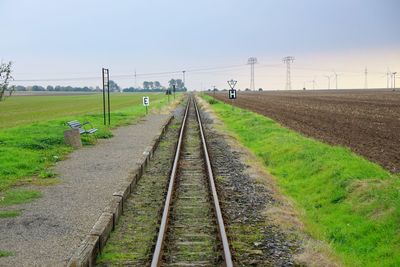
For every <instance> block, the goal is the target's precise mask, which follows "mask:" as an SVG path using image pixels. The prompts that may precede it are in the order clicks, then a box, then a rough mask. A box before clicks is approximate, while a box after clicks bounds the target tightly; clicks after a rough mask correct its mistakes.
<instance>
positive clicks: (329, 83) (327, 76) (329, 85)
mask: <svg viewBox="0 0 400 267" xmlns="http://www.w3.org/2000/svg"><path fill="white" fill-rule="evenodd" d="M325 77H326V78H327V79H328V89H331V76H329V75H325Z"/></svg>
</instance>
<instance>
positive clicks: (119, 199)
mask: <svg viewBox="0 0 400 267" xmlns="http://www.w3.org/2000/svg"><path fill="white" fill-rule="evenodd" d="M173 118H174V116H173V115H172V114H171V115H170V116H169V118H168V119H167V121H166V122H165V123H164V124H163V125H162V127H161V132H160V133H159V134H158V135H157V136H156V137H155V138H154V139H153V140H152V142H151V143H150V145H149V146H148V147H146V149H145V151H144V152H143V154H142V156H141V158H140V160H139V161H138V162H136V165H137V166H136V168H135V169H134V170H133V171H132V172H131V174H130V175H129V176H128V179H127V180H126V182H124V183H123V184H121V190H119V191H117V192H115V193H114V194H113V199H112V200H111V201H110V203H109V204H108V205H107V206H106V207H105V209H104V212H103V213H102V214H101V215H100V217H99V219H97V222H96V223H95V225H94V226H93V228H92V230H91V231H90V232H89V234H88V235H87V236H86V237H85V238H84V240H83V241H82V242H81V245H80V246H79V247H78V248H77V249H76V250H75V251H74V254H73V255H72V257H71V258H70V260H69V261H68V264H67V266H68V267H91V266H95V263H96V257H97V255H98V254H99V253H101V251H102V249H103V248H104V246H105V244H106V243H107V240H108V237H109V236H110V233H111V231H113V230H114V229H115V226H116V225H117V223H118V220H119V218H120V217H121V215H122V213H123V211H124V205H125V202H126V200H127V198H128V197H129V195H130V194H131V193H132V192H133V190H134V189H135V188H136V184H137V182H138V181H139V179H140V178H141V177H142V175H143V173H144V171H145V169H146V167H147V165H148V163H149V161H150V159H151V158H152V157H153V154H154V151H155V150H156V149H157V147H158V144H159V143H160V140H161V138H162V137H163V136H164V134H165V132H166V131H167V129H168V126H169V125H170V123H171V121H172V119H173Z"/></svg>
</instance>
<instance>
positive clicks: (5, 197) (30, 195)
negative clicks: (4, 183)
mask: <svg viewBox="0 0 400 267" xmlns="http://www.w3.org/2000/svg"><path fill="white" fill-rule="evenodd" d="M41 195H42V194H41V193H40V192H39V191H36V190H28V189H11V190H7V191H5V192H3V193H1V194H0V207H2V206H10V205H15V204H23V203H27V202H30V201H32V200H34V199H36V198H39V197H41Z"/></svg>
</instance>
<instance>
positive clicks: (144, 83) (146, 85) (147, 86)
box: [143, 81, 150, 89]
mask: <svg viewBox="0 0 400 267" xmlns="http://www.w3.org/2000/svg"><path fill="white" fill-rule="evenodd" d="M143 89H150V84H149V82H148V81H144V82H143Z"/></svg>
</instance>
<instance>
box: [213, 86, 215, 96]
mask: <svg viewBox="0 0 400 267" xmlns="http://www.w3.org/2000/svg"><path fill="white" fill-rule="evenodd" d="M213 87H214V90H213V91H214V98H215V85H213Z"/></svg>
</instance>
